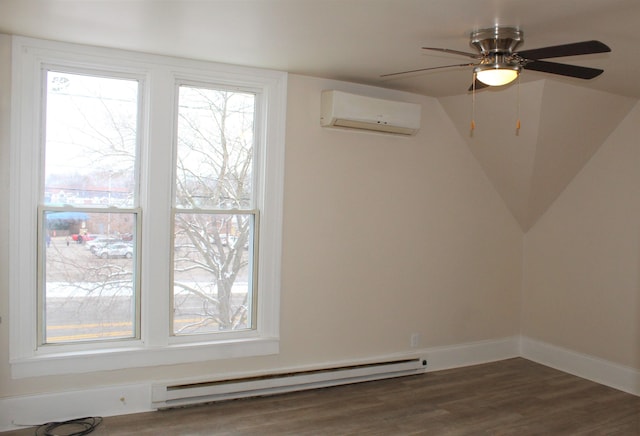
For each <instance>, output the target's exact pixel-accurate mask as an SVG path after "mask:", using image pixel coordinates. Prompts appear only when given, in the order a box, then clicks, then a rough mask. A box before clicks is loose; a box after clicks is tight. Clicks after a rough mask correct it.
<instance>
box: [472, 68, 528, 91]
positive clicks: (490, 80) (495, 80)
mask: <svg viewBox="0 0 640 436" xmlns="http://www.w3.org/2000/svg"><path fill="white" fill-rule="evenodd" d="M473 72H474V73H475V74H476V78H477V79H478V80H479V81H481V82H482V83H484V84H485V85H489V86H503V85H506V84H508V83H511V82H513V81H514V80H516V78H517V77H518V74H520V66H519V65H504V64H483V65H478V66H477V67H476V68H474V70H473Z"/></svg>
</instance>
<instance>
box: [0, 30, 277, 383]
mask: <svg viewBox="0 0 640 436" xmlns="http://www.w3.org/2000/svg"><path fill="white" fill-rule="evenodd" d="M12 38H13V47H12V53H13V54H12V77H13V81H12V82H13V83H12V106H11V116H12V121H11V127H12V128H11V158H10V162H11V173H10V184H11V185H10V202H9V204H10V217H9V219H10V228H11V230H12V231H11V233H10V235H9V247H10V250H11V253H12V255H11V256H10V258H9V271H10V273H9V284H10V310H11V317H10V350H9V351H10V364H11V373H12V376H13V377H14V378H20V377H30V376H41V375H53V374H73V373H83V372H92V371H100V370H115V369H124V368H129V367H144V366H155V365H168V364H178V363H187V362H197V361H205V360H215V359H225V358H236V357H245V356H256V355H267V354H275V353H278V352H279V335H280V331H279V329H280V327H279V314H280V270H281V267H280V265H281V252H282V248H281V240H282V204H283V186H284V139H285V116H286V91H287V73H285V72H279V71H271V70H262V69H255V68H248V67H238V66H231V65H224V64H217V63H211V62H203V61H196V60H185V59H178V58H172V57H164V56H157V55H149V54H143V53H136V52H129V51H121V50H116V49H108V48H98V47H90V46H82V45H74V44H67V43H59V42H52V41H44V40H37V39H33V38H25V37H12ZM45 65H47V66H50V65H56V67H57V66H66V67H68V68H71V69H74V68H78V69H79V70H81V69H91V70H98V71H103V72H105V74H106V73H113V74H114V75H119V74H126V75H129V74H131V75H133V76H138V77H143V79H142V80H144V82H145V83H144V85H143V92H144V96H143V99H142V100H143V102H144V103H141V104H143V110H142V113H141V115H140V119H139V123H140V127H141V129H140V135H141V138H140V142H141V162H142V165H141V166H140V167H139V171H140V177H141V185H140V186H139V189H140V193H141V195H140V199H139V201H140V206H141V207H142V211H141V213H140V219H141V220H142V232H141V235H140V238H141V241H142V242H141V245H140V247H139V248H140V253H142V258H141V266H140V275H141V277H140V279H141V281H142V295H143V297H142V298H143V301H142V303H141V312H142V313H141V317H142V325H141V339H139V340H127V341H117V342H116V341H113V342H102V343H100V344H99V345H96V344H70V345H66V344H65V345H62V346H58V345H48V346H46V347H41V348H38V347H37V329H36V325H37V292H36V289H37V280H36V279H37V275H38V274H37V273H36V272H37V270H36V269H35V268H36V266H37V256H36V252H37V235H36V232H35V229H37V225H38V223H37V207H36V206H37V204H38V201H39V198H38V197H39V195H38V194H39V180H40V177H41V171H40V166H41V160H40V159H39V156H40V155H39V153H40V151H41V142H42V138H41V135H42V128H40V129H33V128H32V126H34V125H35V126H42V125H43V119H42V118H43V114H42V111H41V109H40V108H41V105H42V102H43V100H42V99H43V96H42V95H41V92H40V90H41V87H40V86H39V85H38V86H36V84H37V83H39V82H38V81H41V80H42V77H41V76H42V71H43V70H42V68H43V66H45ZM184 80H188V81H190V82H194V81H197V82H204V83H208V84H222V85H225V86H229V87H237V88H239V89H247V88H249V89H253V90H259V93H260V98H259V101H260V105H261V108H260V111H259V113H262V114H264V115H263V117H261V118H258V119H257V122H258V123H260V125H259V126H257V127H258V129H257V131H258V132H260V138H256V139H257V140H259V141H260V147H261V148H260V151H259V154H260V155H261V156H260V157H261V159H262V160H263V161H262V163H261V166H260V169H258V171H259V172H260V175H259V176H260V177H261V182H262V183H261V184H259V185H258V186H259V187H258V190H257V191H259V192H257V194H258V195H259V196H260V198H261V200H259V201H260V203H261V204H258V209H259V210H260V213H259V215H260V220H259V226H260V228H259V230H258V231H259V234H260V242H259V244H258V245H257V247H256V248H257V253H255V255H256V259H258V260H259V266H258V273H257V275H258V286H259V291H258V292H259V295H260V297H259V298H258V302H257V305H258V307H257V313H258V325H257V329H256V330H254V331H250V332H245V333H244V334H239V335H234V338H229V337H222V338H220V339H218V340H214V341H204V340H203V339H204V338H201V337H200V338H199V337H196V338H192V339H191V340H190V341H180V342H175V341H172V340H171V337H170V332H169V316H168V313H169V312H168V311H169V309H170V305H169V304H170V302H169V298H170V296H169V289H170V283H169V278H170V274H169V271H170V269H171V268H172V266H171V264H170V257H171V256H170V254H169V253H170V251H169V250H170V244H171V238H170V236H169V235H170V234H171V233H170V229H171V227H170V226H171V223H170V221H171V220H170V217H171V207H172V204H173V202H172V198H171V197H172V189H171V184H172V182H173V181H172V179H171V177H167V176H166V175H167V174H173V169H172V161H173V159H172V156H173V153H172V152H169V153H165V154H163V153H162V151H158V150H151V149H150V144H154V147H156V146H157V144H159V143H161V144H164V145H162V146H161V147H160V148H161V150H164V151H167V150H169V149H172V150H173V149H174V147H173V139H172V138H173V137H174V133H175V126H173V123H172V122H167V120H168V118H167V117H168V115H166V113H165V114H164V115H160V114H159V113H160V112H161V110H164V109H167V108H171V109H170V110H169V113H170V114H171V115H170V116H171V117H173V116H175V114H173V113H172V111H173V110H174V109H173V108H174V101H175V98H176V94H175V93H176V91H175V89H177V87H176V86H175V85H176V84H177V83H181V82H183V81H184ZM168 84H170V85H171V86H167V85H168ZM157 106H160V107H162V108H164V109H158V110H155V109H154V107H157ZM262 123H264V124H262ZM167 138H169V139H167ZM159 141H160V142H159ZM162 141H164V142H162ZM167 141H168V145H167ZM267 150H268V151H267ZM154 151H155V152H154ZM167 155H168V156H167ZM160 175H164V179H163V178H162V177H161V176H160ZM34 176H37V177H34ZM157 180H161V183H160V184H159V185H158V186H154V190H149V189H148V188H149V185H150V183H151V182H150V181H154V183H155V182H156V181H157ZM267 193H268V195H266V194H267ZM145 216H154V217H156V218H157V219H155V220H153V221H149V222H146V221H145V220H144V219H145ZM157 234H164V235H167V236H166V237H164V238H153V237H152V236H153V235H157ZM154 241H155V242H154ZM158 264H160V265H166V274H158V266H157V265H158ZM151 272H153V274H151ZM158 288H160V289H164V290H166V292H164V291H162V292H163V295H160V293H161V291H158V290H156V292H157V293H158V295H157V296H160V298H159V299H158V300H159V301H156V300H154V299H153V298H149V297H147V298H145V295H151V294H150V293H152V292H153V289H158ZM152 300H153V301H152ZM159 327H160V328H159ZM207 339H209V338H207Z"/></svg>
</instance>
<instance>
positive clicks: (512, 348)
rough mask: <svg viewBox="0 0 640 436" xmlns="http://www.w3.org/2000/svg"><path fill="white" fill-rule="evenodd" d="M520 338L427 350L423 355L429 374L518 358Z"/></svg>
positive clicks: (512, 337) (513, 337)
mask: <svg viewBox="0 0 640 436" xmlns="http://www.w3.org/2000/svg"><path fill="white" fill-rule="evenodd" d="M519 339H520V338H519V337H518V336H511V337H507V338H501V339H490V340H485V341H478V342H469V343H465V344H457V345H447V346H442V347H433V348H428V349H425V350H424V352H423V353H422V354H421V355H422V356H424V357H426V359H427V362H428V364H427V372H429V371H440V370H442V369H451V368H458V367H461V366H470V365H479V364H481V363H488V362H495V361H498V360H505V359H511V358H513V357H518V356H519V355H520V352H519V344H520V340H519Z"/></svg>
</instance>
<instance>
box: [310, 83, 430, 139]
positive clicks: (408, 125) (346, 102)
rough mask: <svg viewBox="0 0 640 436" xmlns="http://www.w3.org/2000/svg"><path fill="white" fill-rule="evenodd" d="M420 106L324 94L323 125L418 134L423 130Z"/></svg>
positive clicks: (378, 99) (331, 93) (332, 92)
mask: <svg viewBox="0 0 640 436" xmlns="http://www.w3.org/2000/svg"><path fill="white" fill-rule="evenodd" d="M421 109H422V108H421V106H420V105H419V104H415V103H405V102H399V101H391V100H383V99H380V98H372V97H365V96H362V95H355V94H349V93H346V92H342V91H334V90H327V91H322V107H321V115H320V125H322V126H324V127H346V128H351V129H363V130H375V131H377V132H386V133H397V134H401V135H415V134H416V133H417V132H418V130H419V129H420V117H421Z"/></svg>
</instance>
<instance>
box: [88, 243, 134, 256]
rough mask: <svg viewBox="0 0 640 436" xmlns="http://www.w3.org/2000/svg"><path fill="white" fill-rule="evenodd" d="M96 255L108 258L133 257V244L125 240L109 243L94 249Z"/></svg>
mask: <svg viewBox="0 0 640 436" xmlns="http://www.w3.org/2000/svg"><path fill="white" fill-rule="evenodd" d="M94 253H95V255H96V256H98V257H100V258H102V259H107V258H110V257H126V258H127V259H131V257H132V256H133V245H131V244H127V243H124V242H117V243H115V244H107V245H105V246H103V247H100V248H98V249H96V250H95V251H94Z"/></svg>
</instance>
